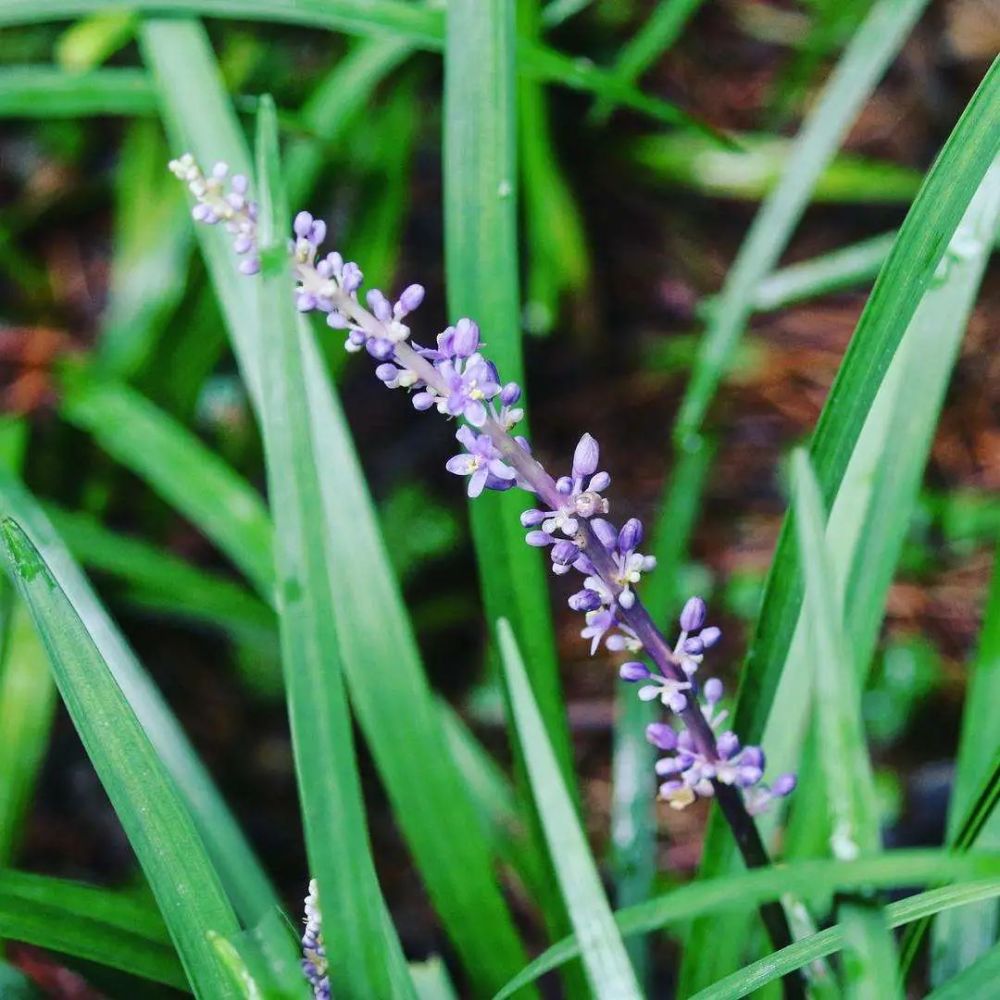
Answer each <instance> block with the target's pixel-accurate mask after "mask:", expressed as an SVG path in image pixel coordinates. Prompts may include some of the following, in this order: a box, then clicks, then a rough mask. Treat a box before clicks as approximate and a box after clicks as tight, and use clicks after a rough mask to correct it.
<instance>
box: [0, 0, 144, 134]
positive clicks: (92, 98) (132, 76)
mask: <svg viewBox="0 0 1000 1000" xmlns="http://www.w3.org/2000/svg"><path fill="white" fill-rule="evenodd" d="M3 21H4V12H3V9H2V8H0V24H2V23H3ZM155 112H156V95H155V94H154V93H153V88H152V86H151V85H150V81H149V77H148V75H147V74H146V73H144V72H143V71H142V70H138V69H129V68H126V67H114V68H110V69H94V70H88V71H87V72H86V73H67V72H66V71H65V70H63V69H59V68H58V67H55V66H5V67H3V69H0V118H81V117H84V116H87V115H151V114H155Z"/></svg>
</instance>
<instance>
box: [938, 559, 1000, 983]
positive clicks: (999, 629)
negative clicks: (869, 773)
mask: <svg viewBox="0 0 1000 1000" xmlns="http://www.w3.org/2000/svg"><path fill="white" fill-rule="evenodd" d="M998 552H1000V550H998ZM998 704H1000V555H998V556H997V557H996V559H995V561H994V566H993V582H992V583H991V585H990V592H989V599H988V601H987V604H986V610H985V612H984V614H983V627H982V631H981V632H980V635H979V649H978V651H977V653H976V657H975V659H974V660H973V662H972V664H971V669H970V676H969V679H968V681H967V690H966V695H965V708H964V710H963V712H962V733H961V737H960V739H959V745H958V755H957V758H956V762H955V783H954V785H953V786H952V792H951V802H950V804H949V807H948V834H949V837H950V838H954V837H955V836H956V835H957V833H958V831H959V827H960V824H961V822H962V816H963V814H964V813H965V812H966V811H967V810H968V809H969V806H970V805H971V803H972V798H973V796H974V795H975V792H976V789H977V787H978V786H979V785H981V783H982V781H983V778H984V775H985V771H986V769H987V768H988V767H989V765H990V751H991V749H992V750H993V752H995V750H996V743H997V740H996V737H995V736H994V737H993V739H992V740H991V739H990V738H989V734H990V733H991V732H993V731H994V723H993V719H994V718H995V713H996V707H997V705H998ZM976 846H977V848H978V849H980V850H991V849H996V848H997V847H1000V812H994V814H993V816H992V817H991V818H990V820H989V821H988V822H987V824H986V826H985V827H984V828H983V830H982V832H981V833H980V834H979V837H978V838H977V840H976ZM998 918H1000V914H998V911H997V906H996V905H995V904H985V905H983V906H976V907H972V906H970V907H967V908H965V909H963V910H961V911H957V912H954V913H948V914H945V915H943V916H942V917H941V918H940V919H939V920H938V921H937V922H936V923H935V925H934V934H933V941H932V946H931V978H932V980H933V982H934V983H936V984H942V985H943V984H944V982H945V980H948V979H951V978H952V977H953V976H956V975H957V974H958V973H959V972H961V971H962V970H963V969H965V968H966V967H967V966H970V965H972V963H973V962H975V961H976V959H978V958H979V956H980V955H982V954H984V953H985V952H987V951H989V950H991V949H992V951H993V952H996V951H997V948H996V947H994V945H993V943H994V942H995V941H996V939H997V926H998Z"/></svg>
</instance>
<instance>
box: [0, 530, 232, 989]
mask: <svg viewBox="0 0 1000 1000" xmlns="http://www.w3.org/2000/svg"><path fill="white" fill-rule="evenodd" d="M0 533H2V536H3V544H4V554H5V557H6V560H7V564H8V568H9V571H10V572H11V574H12V575H13V577H14V579H15V581H16V583H17V587H18V590H19V591H20V593H21V595H22V596H23V598H24V600H25V602H26V603H27V605H28V607H29V609H30V611H31V615H32V618H33V619H34V621H35V624H36V627H37V628H38V631H39V633H40V635H41V637H42V641H43V643H44V644H45V648H46V651H47V652H48V654H49V658H50V661H51V664H52V670H53V673H54V674H55V679H56V685H57V686H58V688H59V692H60V694H61V695H62V699H63V702H64V703H65V705H66V708H67V710H68V711H69V714H70V717H71V718H72V719H73V723H74V725H75V726H76V728H77V732H78V733H79V734H80V738H81V740H82V741H83V745H84V747H85V748H86V750H87V755H88V756H89V757H90V759H91V761H92V762H93V764H94V768H95V770H96V771H97V774H98V777H99V778H100V779H101V783H102V784H103V786H104V789H105V791H106V792H107V793H108V798H109V799H110V800H111V803H112V805H113V806H114V809H115V812H116V813H117V815H118V818H119V820H120V821H121V824H122V826H123V827H124V829H125V833H126V835H127V836H128V838H129V842H130V843H131V845H132V848H133V850H134V851H135V853H136V856H137V858H138V859H139V863H140V864H141V865H142V868H143V871H144V872H145V875H146V878H147V879H148V881H149V884H150V887H151V888H152V890H153V895H154V896H155V897H156V901H157V905H158V906H159V908H160V912H161V913H162V914H163V918H164V921H165V922H166V924H167V927H168V929H169V930H170V934H171V937H172V938H173V941H174V943H175V945H176V947H177V951H178V954H179V955H180V958H181V961H182V963H183V964H184V969H185V972H186V974H187V976H188V978H189V979H190V981H191V984H192V986H193V987H194V989H195V992H196V993H197V994H198V995H199V996H204V997H212V998H214V997H228V996H235V993H234V992H233V991H232V990H231V989H230V986H229V984H228V982H227V981H226V978H225V976H224V974H223V972H222V970H221V968H220V966H219V962H218V959H217V958H216V956H215V953H214V952H213V950H212V948H211V946H210V945H209V943H208V935H209V934H210V933H220V934H231V933H235V932H236V931H237V930H238V924H237V922H236V916H235V914H234V913H233V910H232V907H231V905H230V903H229V900H228V899H227V898H226V896H225V893H224V892H223V889H222V885H221V883H220V881H219V877H218V874H217V873H216V871H215V868H214V867H213V865H212V862H211V861H210V860H209V857H208V854H207V852H206V851H205V848H204V845H203V843H202V841H201V838H200V837H199V835H198V832H197V830H196V829H195V826H194V823H193V821H192V819H191V816H190V813H189V812H188V810H187V808H186V807H185V805H184V802H183V800H182V798H181V796H180V794H179V793H178V791H177V788H176V786H175V784H174V782H173V779H172V778H171V777H170V774H169V772H168V771H167V769H166V767H165V766H164V763H163V761H162V760H161V759H160V757H159V755H158V753H157V751H156V749H155V747H154V746H153V744H152V743H151V742H150V740H149V738H148V736H147V735H146V733H145V731H144V729H143V727H142V724H141V723H140V721H139V719H138V718H137V717H136V715H135V713H134V712H133V711H132V708H131V706H130V705H129V703H128V701H127V700H126V698H125V696H124V695H123V693H122V691H121V689H120V688H119V686H118V684H117V683H116V681H115V678H114V675H113V674H112V672H111V671H110V670H109V669H108V665H107V663H106V662H105V661H104V659H103V657H102V656H101V653H100V651H99V650H98V648H97V646H96V645H95V644H94V641H93V639H92V638H91V636H90V634H89V633H88V631H87V629H86V627H85V626H84V624H83V622H82V621H81V620H80V617H79V615H78V614H77V613H76V611H75V610H74V608H73V605H72V604H71V602H70V600H69V599H68V598H67V596H66V594H65V593H64V592H63V591H62V590H61V589H60V587H59V584H58V583H57V581H56V578H55V577H54V576H53V574H52V572H51V570H50V569H49V568H48V566H46V564H45V563H44V562H43V561H42V558H41V556H40V555H39V553H38V550H37V549H36V548H35V547H34V545H32V544H31V541H30V540H29V538H28V536H27V535H25V533H24V532H23V531H22V530H21V528H19V527H18V526H17V524H16V523H15V522H14V521H12V520H10V519H9V518H7V519H6V520H4V522H3V525H2V528H0Z"/></svg>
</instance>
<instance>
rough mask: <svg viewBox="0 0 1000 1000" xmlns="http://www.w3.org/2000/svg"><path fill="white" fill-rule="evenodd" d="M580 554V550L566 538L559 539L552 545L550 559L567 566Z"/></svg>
mask: <svg viewBox="0 0 1000 1000" xmlns="http://www.w3.org/2000/svg"><path fill="white" fill-rule="evenodd" d="M579 554H580V550H579V549H578V548H577V547H576V546H575V545H574V544H573V543H572V542H571V541H569V540H568V539H564V540H560V541H558V542H556V543H555V544H554V545H553V546H552V553H551V555H552V561H553V562H554V563H559V565H560V566H569V565H570V564H571V563H572V562H573V561H574V560H575V559H576V557H577V556H578V555H579Z"/></svg>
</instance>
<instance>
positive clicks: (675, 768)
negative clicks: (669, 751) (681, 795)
mask: <svg viewBox="0 0 1000 1000" xmlns="http://www.w3.org/2000/svg"><path fill="white" fill-rule="evenodd" d="M653 770H654V771H656V773H657V774H658V775H659V776H660V777H661V778H665V777H666V776H667V775H668V774H680V772H681V771H683V770H685V768H684V761H682V760H681V759H680V758H679V757H661V758H660V759H659V760H658V761H657V762H656V763H655V764H654V765H653Z"/></svg>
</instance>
